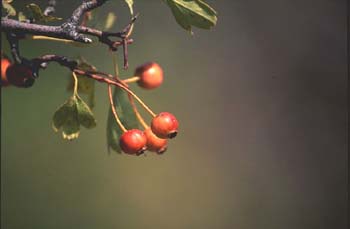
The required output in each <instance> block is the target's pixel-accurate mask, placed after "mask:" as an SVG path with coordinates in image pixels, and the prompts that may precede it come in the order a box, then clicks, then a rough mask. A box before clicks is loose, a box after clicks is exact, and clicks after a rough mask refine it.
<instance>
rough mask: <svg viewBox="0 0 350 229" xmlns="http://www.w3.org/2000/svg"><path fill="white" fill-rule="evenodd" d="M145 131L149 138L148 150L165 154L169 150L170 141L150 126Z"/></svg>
mask: <svg viewBox="0 0 350 229" xmlns="http://www.w3.org/2000/svg"><path fill="white" fill-rule="evenodd" d="M144 132H145V135H146V138H147V150H149V151H152V152H156V153H157V154H163V153H164V152H165V151H166V150H167V147H168V146H167V143H168V141H167V140H166V139H162V138H158V137H157V136H156V135H155V134H154V133H153V132H152V130H151V129H150V128H148V129H146V130H145V131H144Z"/></svg>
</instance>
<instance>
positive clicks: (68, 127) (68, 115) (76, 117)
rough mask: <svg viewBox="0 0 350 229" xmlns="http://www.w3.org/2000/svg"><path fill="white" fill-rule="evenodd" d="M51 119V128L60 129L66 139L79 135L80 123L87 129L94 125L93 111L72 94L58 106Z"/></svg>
mask: <svg viewBox="0 0 350 229" xmlns="http://www.w3.org/2000/svg"><path fill="white" fill-rule="evenodd" d="M52 121H53V122H52V124H53V125H52V126H53V129H54V130H55V131H56V132H57V131H58V130H60V129H62V136H63V138H64V139H67V140H73V139H76V138H78V137H79V133H80V125H82V126H84V127H85V128H88V129H90V128H93V127H95V126H96V120H95V118H94V115H93V113H92V112H91V110H90V108H89V107H88V105H87V104H86V103H85V102H84V101H83V100H82V99H81V98H80V97H79V96H78V95H73V96H72V97H70V98H69V99H68V100H67V101H66V102H65V103H64V104H63V105H62V106H61V107H59V108H58V110H57V111H56V112H55V114H54V116H53V119H52Z"/></svg>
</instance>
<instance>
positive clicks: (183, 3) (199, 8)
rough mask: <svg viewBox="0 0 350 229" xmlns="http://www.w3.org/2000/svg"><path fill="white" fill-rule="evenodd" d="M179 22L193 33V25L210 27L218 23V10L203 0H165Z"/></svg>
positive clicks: (202, 27)
mask: <svg viewBox="0 0 350 229" xmlns="http://www.w3.org/2000/svg"><path fill="white" fill-rule="evenodd" d="M164 1H165V2H166V3H167V4H168V6H169V7H170V9H171V11H172V13H173V15H174V17H175V20H176V21H177V23H178V24H179V25H180V26H181V27H182V28H184V29H185V30H188V31H190V32H191V33H192V26H195V27H198V28H201V29H210V28H211V27H213V26H215V25H216V22H217V17H216V15H217V14H216V12H215V10H214V9H213V8H211V7H210V6H209V5H208V4H207V3H205V2H204V1H202V0H164Z"/></svg>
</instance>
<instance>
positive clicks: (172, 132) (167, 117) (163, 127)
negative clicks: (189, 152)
mask: <svg viewBox="0 0 350 229" xmlns="http://www.w3.org/2000/svg"><path fill="white" fill-rule="evenodd" d="M151 128H152V131H153V133H154V134H155V135H156V136H157V137H159V138H174V137H176V135H177V131H178V128H179V122H178V121H177V119H176V118H175V116H174V115H172V114H171V113H169V112H161V113H159V114H158V115H157V116H155V117H154V118H153V119H152V123H151Z"/></svg>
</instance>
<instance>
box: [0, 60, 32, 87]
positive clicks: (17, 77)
mask: <svg viewBox="0 0 350 229" xmlns="http://www.w3.org/2000/svg"><path fill="white" fill-rule="evenodd" d="M6 76H7V80H8V81H9V82H10V84H12V85H14V86H17V87H30V86H32V85H33V83H34V77H33V72H32V70H31V69H30V68H29V67H28V66H26V65H23V64H12V65H10V66H9V67H8V68H7V70H6Z"/></svg>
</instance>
